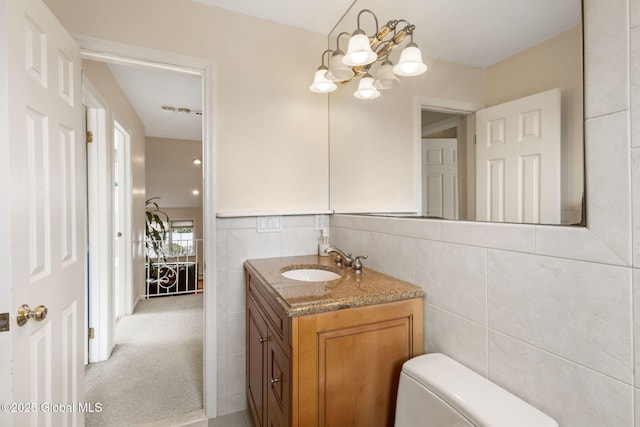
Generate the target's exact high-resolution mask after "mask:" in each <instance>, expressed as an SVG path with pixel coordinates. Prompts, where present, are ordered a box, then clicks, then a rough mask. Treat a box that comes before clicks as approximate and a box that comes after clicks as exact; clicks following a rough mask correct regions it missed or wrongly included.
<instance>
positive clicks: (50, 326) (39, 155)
mask: <svg viewBox="0 0 640 427" xmlns="http://www.w3.org/2000/svg"><path fill="white" fill-rule="evenodd" d="M0 5H1V6H2V9H0V12H4V16H3V18H4V22H3V23H2V25H3V26H4V30H3V31H4V36H5V37H4V38H3V39H2V42H3V44H4V46H3V48H5V49H6V50H5V51H6V53H7V57H6V63H4V64H3V68H4V69H5V70H4V71H6V75H5V76H4V78H6V82H7V95H8V97H7V100H8V101H7V102H8V103H7V106H8V108H7V110H6V111H5V112H4V113H3V114H5V117H4V118H3V119H2V122H3V123H6V124H7V127H8V129H7V133H6V136H7V138H8V145H9V161H8V164H9V169H10V171H9V176H10V186H8V187H5V191H4V193H5V195H6V196H7V197H6V199H7V200H6V202H5V203H6V205H5V207H6V208H9V209H10V211H11V214H10V215H11V216H10V238H9V240H10V246H11V249H10V266H11V271H10V286H11V293H12V298H11V301H12V310H13V311H14V312H13V315H14V317H13V318H12V323H11V331H10V334H11V354H12V366H11V369H12V376H11V382H12V387H13V389H12V396H11V398H12V401H13V402H14V403H22V404H24V403H30V404H32V405H33V406H31V407H30V408H28V410H27V411H25V410H24V409H25V408H24V407H23V408H22V409H23V411H17V412H16V413H14V414H12V415H11V416H12V425H14V426H76V425H84V415H83V414H82V413H81V411H82V410H83V409H86V408H84V407H82V405H81V404H82V402H83V397H84V390H83V383H84V374H83V368H84V366H83V355H82V350H83V341H82V340H83V339H84V337H85V334H84V333H83V329H84V320H83V316H84V302H83V295H84V283H85V256H86V254H85V216H86V214H85V208H84V207H85V166H84V162H85V145H84V136H83V123H82V105H81V86H80V65H81V64H80V50H79V48H78V46H77V45H76V43H75V42H74V40H73V39H72V38H71V37H70V36H69V34H67V32H66V31H65V30H64V28H63V27H62V25H61V24H60V23H59V22H58V21H57V20H56V18H55V17H54V15H53V14H52V13H51V12H50V11H49V10H48V9H47V8H46V6H45V5H44V4H43V3H42V2H41V1H40V0H20V1H16V0H0ZM0 111H1V110H0ZM23 304H26V305H29V306H30V308H31V309H35V308H36V307H37V306H39V305H42V306H45V307H46V308H47V310H48V313H47V315H46V317H45V318H44V319H42V320H40V321H37V320H36V319H30V320H28V321H27V322H26V323H25V324H24V325H23V326H19V325H18V324H17V317H16V315H15V314H16V312H17V310H18V307H20V306H21V305H23ZM3 386H4V385H3ZM49 404H57V405H58V406H56V407H50V406H48V405H49ZM61 405H62V406H61ZM64 405H72V406H64ZM69 410H71V411H69Z"/></svg>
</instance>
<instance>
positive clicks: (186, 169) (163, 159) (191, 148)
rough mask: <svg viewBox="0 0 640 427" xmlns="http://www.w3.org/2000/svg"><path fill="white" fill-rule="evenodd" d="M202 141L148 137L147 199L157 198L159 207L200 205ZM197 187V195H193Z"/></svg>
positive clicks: (146, 156) (146, 160)
mask: <svg viewBox="0 0 640 427" xmlns="http://www.w3.org/2000/svg"><path fill="white" fill-rule="evenodd" d="M195 158H198V159H202V142H200V141H192V140H183V139H171V138H156V137H149V136H148V137H147V138H146V144H145V164H146V167H145V176H146V183H147V187H146V189H147V198H151V197H160V200H158V201H157V202H158V205H160V206H161V207H162V208H167V207H171V208H185V207H202V167H203V166H202V165H194V164H193V159H195ZM193 190H198V191H199V192H200V194H198V195H194V194H192V191H193Z"/></svg>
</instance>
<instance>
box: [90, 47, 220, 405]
mask: <svg viewBox="0 0 640 427" xmlns="http://www.w3.org/2000/svg"><path fill="white" fill-rule="evenodd" d="M78 42H79V44H80V45H81V48H82V49H83V57H84V58H85V59H95V60H98V61H107V62H113V63H117V64H129V65H135V66H140V65H147V66H148V65H151V66H155V67H158V68H160V69H164V70H174V71H181V72H187V73H190V74H192V75H197V76H200V77H201V78H202V80H203V82H202V86H203V88H204V90H203V96H202V98H203V109H202V121H203V125H202V148H201V156H200V160H201V161H202V166H201V168H202V172H201V173H202V179H201V181H202V190H201V195H202V196H201V197H202V198H203V203H202V204H203V221H202V223H203V225H202V228H201V232H202V235H203V240H204V245H203V253H202V256H203V259H202V269H201V271H200V272H199V276H202V278H203V279H204V282H205V283H206V284H208V286H205V292H204V311H205V315H206V317H207V319H208V320H207V322H206V327H205V329H204V335H205V338H204V350H205V351H204V355H205V360H204V377H205V381H203V383H204V388H205V393H204V399H205V401H204V407H205V410H206V416H207V417H215V416H216V388H215V384H216V376H217V375H216V374H217V373H216V357H215V356H216V347H217V346H216V315H215V292H207V289H209V290H215V218H214V217H213V214H212V210H211V208H208V206H209V207H213V200H214V198H213V185H212V184H213V135H212V132H211V129H212V123H213V120H212V118H213V114H212V110H211V109H210V106H211V101H212V99H213V92H212V84H211V81H212V64H211V63H209V62H207V61H202V60H199V59H194V58H189V57H183V56H176V55H171V54H166V55H165V54H164V53H159V52H157V51H147V50H145V49H139V48H132V47H129V46H121V45H118V44H115V43H114V44H113V45H111V44H110V43H108V42H103V41H92V40H78ZM105 43H106V45H105ZM98 51H100V52H101V53H97V52H98ZM105 52H109V53H105ZM132 58H135V59H132ZM167 64H179V65H167ZM133 161H134V162H135V161H136V159H135V157H134V158H133ZM132 191H133V193H134V194H136V192H137V191H139V189H137V188H136V187H135V186H134V188H133V189H132ZM134 215H137V214H136V213H135V208H134ZM137 217H138V216H136V218H137ZM111 236H113V234H111ZM135 242H136V238H135V237H134V244H133V246H134V249H133V251H134V252H136V251H139V249H138V247H137V246H136V245H135ZM205 265H206V266H208V267H209V268H208V269H205V268H204V266H205ZM133 270H134V274H135V271H136V270H135V267H134V269H133ZM210 272H211V273H210ZM96 332H97V331H96ZM105 341H109V338H108V337H107V338H106V339H105ZM207 384H213V386H212V387H207Z"/></svg>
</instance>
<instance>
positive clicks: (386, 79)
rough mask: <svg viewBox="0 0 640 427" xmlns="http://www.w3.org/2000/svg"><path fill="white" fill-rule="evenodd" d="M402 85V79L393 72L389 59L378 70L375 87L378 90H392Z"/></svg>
mask: <svg viewBox="0 0 640 427" xmlns="http://www.w3.org/2000/svg"><path fill="white" fill-rule="evenodd" d="M399 84H400V79H399V78H398V77H396V75H395V74H394V72H393V64H392V63H391V61H389V60H388V59H387V60H386V61H384V62H383V63H382V65H381V66H380V68H378V74H377V76H376V80H375V81H374V82H373V87H375V88H376V89H391V88H394V87H396V86H398V85H399Z"/></svg>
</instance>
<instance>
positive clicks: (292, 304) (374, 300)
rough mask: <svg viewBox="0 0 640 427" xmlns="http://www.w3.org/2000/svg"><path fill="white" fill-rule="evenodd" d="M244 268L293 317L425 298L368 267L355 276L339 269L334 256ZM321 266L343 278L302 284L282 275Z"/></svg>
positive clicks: (410, 286)
mask: <svg viewBox="0 0 640 427" xmlns="http://www.w3.org/2000/svg"><path fill="white" fill-rule="evenodd" d="M244 265H245V267H246V268H247V270H248V271H249V272H250V273H252V274H253V275H255V276H258V277H259V278H260V281H261V282H263V283H264V284H265V286H264V288H265V289H266V291H267V293H268V294H270V295H271V296H272V297H273V299H274V300H275V301H276V303H277V304H278V305H280V306H281V307H282V310H283V311H284V313H285V314H286V315H287V316H289V317H293V316H302V315H305V314H313V313H320V312H325V311H332V310H340V309H343V308H350V307H361V306H365V305H371V304H381V303H385V302H391V301H400V300H404V299H410V298H423V297H424V296H425V293H424V291H423V290H422V288H420V287H419V286H416V285H413V284H411V283H408V282H405V281H402V280H400V279H396V278H395V277H391V276H389V275H386V274H383V273H380V272H378V271H376V270H372V269H370V268H367V267H363V268H362V273H360V274H356V273H354V272H353V271H352V270H351V268H346V267H337V266H336V265H335V264H334V262H333V259H332V257H321V256H317V255H306V256H295V257H283V258H265V259H251V260H247V261H245V263H244ZM318 265H319V266H322V269H326V270H330V271H333V272H336V273H339V274H341V275H342V277H341V278H339V279H336V280H331V281H327V282H302V281H298V280H293V279H287V278H285V277H283V276H282V275H281V274H280V273H281V272H282V271H283V270H290V269H291V267H294V268H295V267H297V268H303V267H304V266H318ZM316 268H317V267H316Z"/></svg>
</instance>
